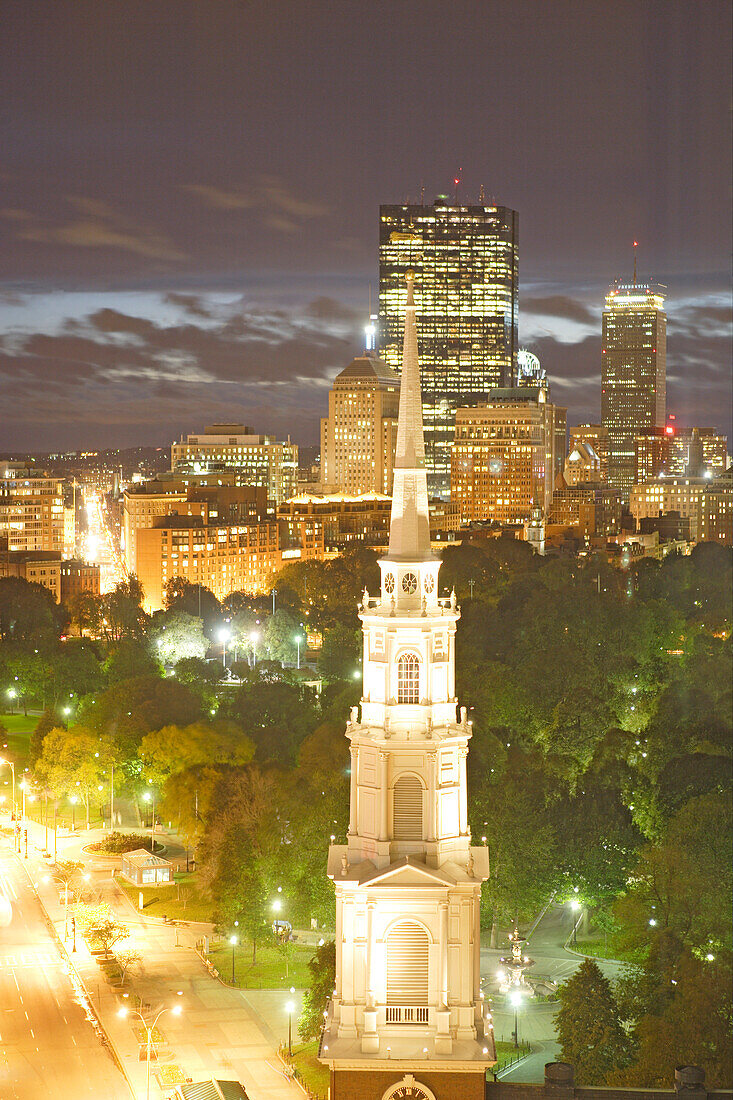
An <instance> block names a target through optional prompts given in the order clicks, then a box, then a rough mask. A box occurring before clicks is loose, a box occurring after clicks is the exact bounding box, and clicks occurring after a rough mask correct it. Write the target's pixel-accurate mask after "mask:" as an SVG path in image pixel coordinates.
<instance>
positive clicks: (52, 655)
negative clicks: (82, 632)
mask: <svg viewBox="0 0 733 1100" xmlns="http://www.w3.org/2000/svg"><path fill="white" fill-rule="evenodd" d="M46 659H47V661H48V665H49V668H50V676H49V684H48V687H49V689H50V695H51V698H50V699H49V702H51V703H53V704H54V705H55V706H58V705H59V703H60V702H61V700H62V699H66V700H68V699H70V698H72V697H73V696H74V695H76V696H79V697H81V696H83V695H88V694H89V693H90V692H93V691H98V690H99V688H100V687H101V686H102V665H101V662H100V660H99V656H98V653H97V646H96V644H95V643H94V642H90V641H84V640H81V639H78V638H68V639H67V640H66V641H65V642H61V643H59V644H58V645H57V646H55V647H54V648H53V649H52V650H46Z"/></svg>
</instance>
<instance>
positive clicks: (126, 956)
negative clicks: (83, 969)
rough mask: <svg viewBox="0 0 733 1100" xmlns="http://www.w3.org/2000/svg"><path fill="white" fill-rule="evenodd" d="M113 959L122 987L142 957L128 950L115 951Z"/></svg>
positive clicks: (136, 952)
mask: <svg viewBox="0 0 733 1100" xmlns="http://www.w3.org/2000/svg"><path fill="white" fill-rule="evenodd" d="M183 908H184V909H185V908H186V906H185V905H184V906H183ZM115 958H116V959H117V963H118V965H119V968H120V979H121V984H122V985H124V984H125V978H126V977H127V974H128V972H129V971H130V970H131V969H132V967H133V966H136V965H137V964H138V963H139V962H141V961H142V955H140V953H139V952H138V951H133V950H132V949H129V950H127V951H117V952H116V954H115Z"/></svg>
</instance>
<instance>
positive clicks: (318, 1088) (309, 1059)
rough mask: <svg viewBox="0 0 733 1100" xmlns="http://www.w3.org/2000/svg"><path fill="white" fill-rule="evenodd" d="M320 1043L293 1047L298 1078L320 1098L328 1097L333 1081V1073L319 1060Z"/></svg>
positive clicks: (314, 1042) (314, 1041) (315, 1041)
mask: <svg viewBox="0 0 733 1100" xmlns="http://www.w3.org/2000/svg"><path fill="white" fill-rule="evenodd" d="M317 1053H318V1041H317V1040H316V1039H313V1040H312V1041H311V1042H310V1043H303V1044H302V1045H301V1046H298V1047H296V1046H294V1047H293V1065H294V1066H295V1068H296V1069H297V1071H298V1076H299V1077H300V1079H301V1081H303V1083H304V1084H305V1085H307V1086H308V1088H309V1089H310V1090H311V1091H312V1092H315V1093H316V1095H318V1096H323V1097H325V1096H328V1087H329V1084H330V1081H331V1073H330V1070H329V1068H328V1066H322V1065H321V1063H320V1062H319V1061H318V1060H317V1058H316V1054H317Z"/></svg>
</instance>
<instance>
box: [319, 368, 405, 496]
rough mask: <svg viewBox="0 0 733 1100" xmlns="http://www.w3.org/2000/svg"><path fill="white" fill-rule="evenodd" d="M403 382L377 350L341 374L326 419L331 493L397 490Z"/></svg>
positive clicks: (326, 478) (326, 482)
mask: <svg viewBox="0 0 733 1100" xmlns="http://www.w3.org/2000/svg"><path fill="white" fill-rule="evenodd" d="M399 399H400V379H399V375H397V374H395V372H394V371H393V370H391V369H390V367H388V366H387V364H386V363H384V362H382V360H381V359H378V358H377V356H376V355H375V354H374V352H369V351H367V352H365V353H364V355H360V356H358V357H357V358H356V359H354V360H352V362H351V363H349V365H348V367H345V368H344V370H342V371H341V373H340V374H337V375H336V378H335V379H334V382H333V388H332V390H331V392H330V394H329V395H328V416H327V417H324V418H323V419H322V420H321V481H322V484H323V488H324V490H325V491H326V492H335V493H348V494H350V495H352V496H359V495H361V494H362V493H388V494H389V493H391V492H392V463H393V461H394V448H395V440H396V438H397V407H398V403H399Z"/></svg>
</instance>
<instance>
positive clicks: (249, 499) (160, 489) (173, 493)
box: [122, 476, 272, 574]
mask: <svg viewBox="0 0 733 1100" xmlns="http://www.w3.org/2000/svg"><path fill="white" fill-rule="evenodd" d="M221 480H223V479H218V478H216V477H213V476H212V477H209V478H206V479H204V483H202V481H201V480H199V479H198V478H196V477H193V476H192V477H191V478H184V477H182V478H180V479H178V478H176V477H175V476H173V477H167V476H164V477H163V478H161V479H156V480H154V481H144V482H141V483H140V484H138V485H131V486H130V487H129V488H128V489H125V491H124V494H123V502H122V540H123V547H124V553H125V568H126V570H127V573H128V574H131V573H136V574H137V573H138V533H139V531H141V530H146V529H148V528H150V527H154V526H155V525H156V522H157V520H159V519H160V518H161V517H163V516H187V517H190V516H198V517H199V518H200V519H201V521H202V523H204V524H208V523H209V522H210V521H212V522H216V523H239V522H245V521H248V520H250V519H251V518H252V517H255V518H257V519H262V518H264V517H265V515H266V512H267V496H266V493H267V491H266V489H264V488H257V487H255V486H248V485H231V484H221V483H220V482H221ZM271 518H272V517H271Z"/></svg>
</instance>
